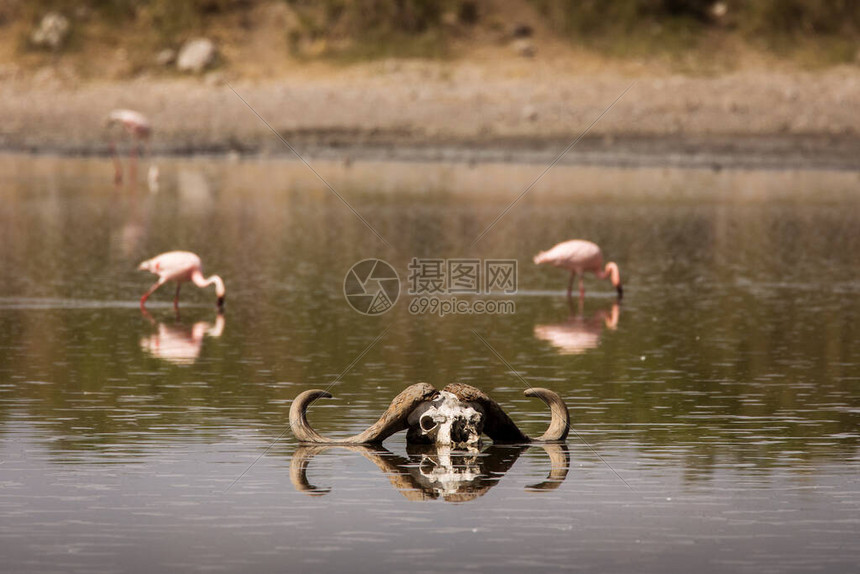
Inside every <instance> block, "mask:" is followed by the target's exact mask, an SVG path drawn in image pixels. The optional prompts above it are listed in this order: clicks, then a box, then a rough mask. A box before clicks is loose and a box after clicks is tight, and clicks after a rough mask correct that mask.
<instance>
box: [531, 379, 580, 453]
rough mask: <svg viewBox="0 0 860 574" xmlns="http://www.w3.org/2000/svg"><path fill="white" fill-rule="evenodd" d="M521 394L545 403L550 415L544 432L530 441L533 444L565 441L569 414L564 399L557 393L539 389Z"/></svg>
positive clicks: (568, 429)
mask: <svg viewBox="0 0 860 574" xmlns="http://www.w3.org/2000/svg"><path fill="white" fill-rule="evenodd" d="M523 394H524V395H525V396H527V397H537V398H539V399H540V400H542V401H543V402H545V403H546V404H547V406H548V407H549V412H550V414H551V415H552V419H550V423H549V428H547V429H546V432H545V433H543V434H542V435H540V436H539V437H538V438H536V439H532V440H533V441H534V442H554V441H562V440H564V439H566V438H567V433H569V432H570V413H569V412H568V410H567V405H566V404H565V402H564V399H562V398H561V397H560V396H559V395H558V393H555V392H553V391H551V390H549V389H543V388H540V387H532V388H530V389H527V390H526V392H525V393H523Z"/></svg>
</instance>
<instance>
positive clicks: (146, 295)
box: [140, 277, 167, 310]
mask: <svg viewBox="0 0 860 574" xmlns="http://www.w3.org/2000/svg"><path fill="white" fill-rule="evenodd" d="M166 281H167V279H165V278H163V277H160V278H159V279H158V281H156V282H155V285H153V286H152V287H150V288H149V290H148V291H147V292H146V293H144V294H143V297H141V298H140V308H141V309H144V310H145V308H146V300H147V299H149V296H150V295H152V294H153V293H155V290H156V289H158V288H159V287H161V286H162V285H164V283H165V282H166Z"/></svg>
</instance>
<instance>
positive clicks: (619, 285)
mask: <svg viewBox="0 0 860 574" xmlns="http://www.w3.org/2000/svg"><path fill="white" fill-rule="evenodd" d="M615 290H616V291H618V299H619V300H620V299H621V298H622V297H624V289H623V288H622V287H621V283H619V284H618V285H617V286H616V287H615Z"/></svg>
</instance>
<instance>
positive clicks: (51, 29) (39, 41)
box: [30, 12, 69, 50]
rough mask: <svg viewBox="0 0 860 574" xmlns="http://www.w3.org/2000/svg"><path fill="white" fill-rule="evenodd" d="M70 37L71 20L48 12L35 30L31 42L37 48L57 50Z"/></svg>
mask: <svg viewBox="0 0 860 574" xmlns="http://www.w3.org/2000/svg"><path fill="white" fill-rule="evenodd" d="M68 35H69V19H68V18H66V17H65V16H63V15H62V14H60V13H59V12H48V13H47V14H45V16H44V17H43V18H42V21H41V22H39V27H38V28H36V29H35V30H33V34H32V35H31V36H30V40H32V41H33V43H34V44H35V45H37V46H42V47H46V48H51V49H52V50H56V49H57V48H59V47H60V46H61V45H62V44H63V42H65V41H66V37H67V36H68Z"/></svg>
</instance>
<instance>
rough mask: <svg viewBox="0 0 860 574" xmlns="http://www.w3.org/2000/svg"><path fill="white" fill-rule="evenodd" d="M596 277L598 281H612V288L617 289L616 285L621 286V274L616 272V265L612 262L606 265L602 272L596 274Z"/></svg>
mask: <svg viewBox="0 0 860 574" xmlns="http://www.w3.org/2000/svg"><path fill="white" fill-rule="evenodd" d="M598 277H599V278H600V279H606V278H607V277H609V280H610V281H612V286H613V287H618V285H620V284H621V273H620V272H619V271H618V265H616V264H615V262H614V261H610V262H609V263H607V264H606V267H605V268H604V269H603V271H601V272H600V273H598Z"/></svg>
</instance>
